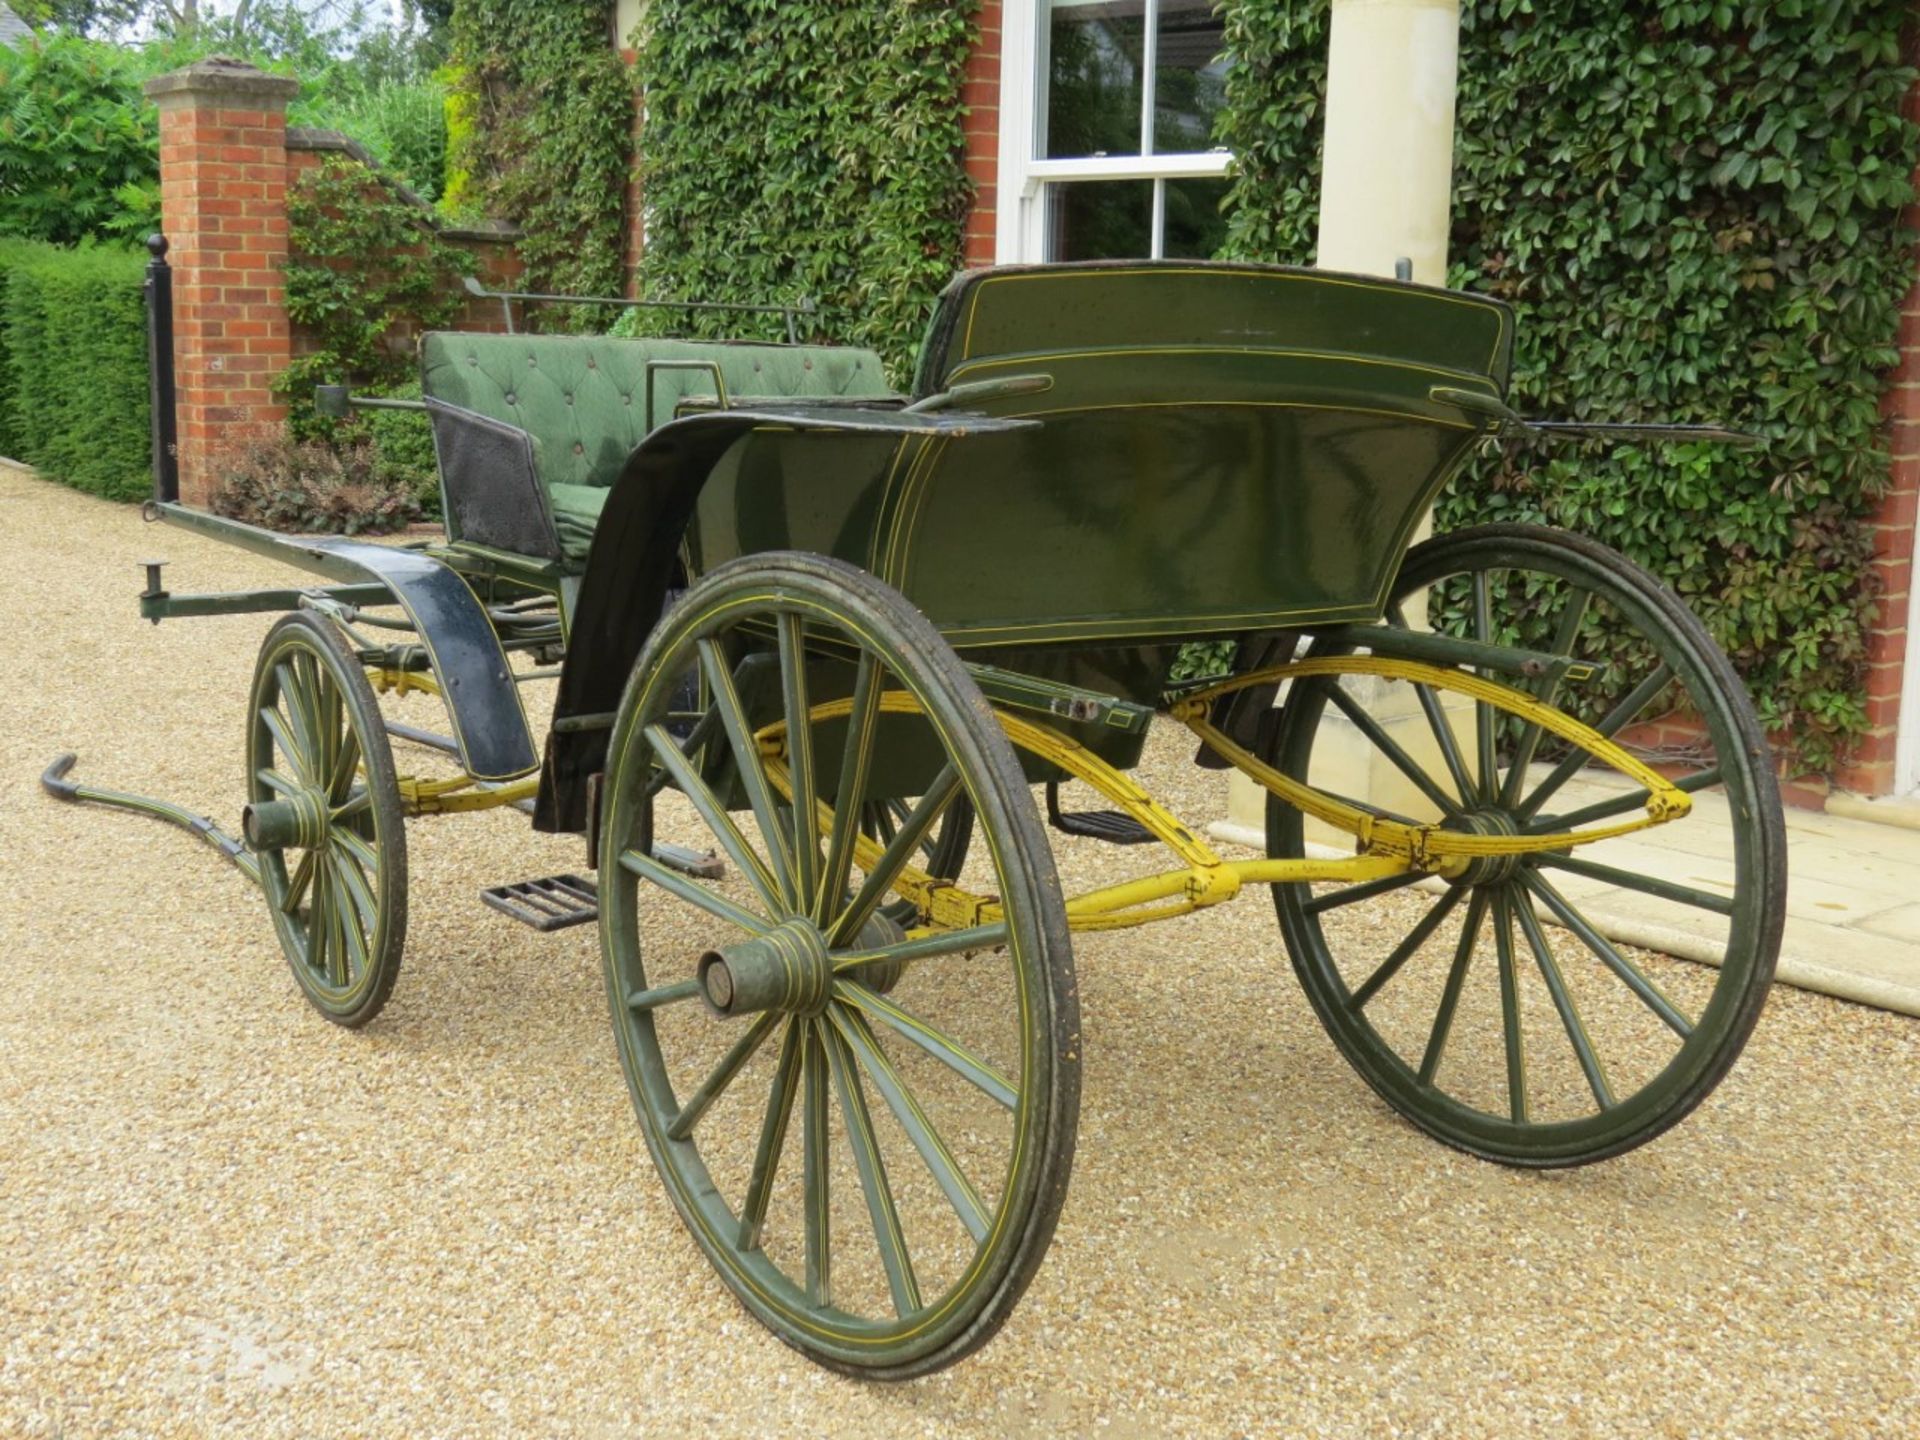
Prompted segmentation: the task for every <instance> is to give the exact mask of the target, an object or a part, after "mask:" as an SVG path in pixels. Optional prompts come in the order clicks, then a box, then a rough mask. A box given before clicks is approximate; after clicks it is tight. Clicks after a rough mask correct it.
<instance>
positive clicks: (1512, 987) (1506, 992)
mask: <svg viewBox="0 0 1920 1440" xmlns="http://www.w3.org/2000/svg"><path fill="white" fill-rule="evenodd" d="M1510 908H1511V907H1510V905H1509V903H1508V899H1507V892H1506V891H1505V890H1504V889H1501V890H1498V891H1495V892H1494V897H1493V948H1494V955H1495V956H1496V958H1497V959H1498V961H1499V965H1500V1029H1501V1033H1502V1034H1503V1035H1504V1036H1505V1037H1506V1045H1507V1113H1508V1114H1510V1115H1511V1116H1512V1117H1513V1120H1514V1122H1515V1123H1516V1124H1519V1125H1524V1124H1526V1123H1527V1044H1526V1037H1525V1035H1524V1034H1523V1032H1522V1031H1521V1029H1520V976H1519V974H1518V972H1517V971H1516V970H1515V968H1514V963H1513V916H1512V915H1511V914H1510V913H1509V910H1510Z"/></svg>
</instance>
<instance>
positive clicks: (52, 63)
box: [0, 36, 160, 245]
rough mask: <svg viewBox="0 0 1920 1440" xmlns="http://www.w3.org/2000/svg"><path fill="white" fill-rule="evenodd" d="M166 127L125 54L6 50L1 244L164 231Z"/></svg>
mask: <svg viewBox="0 0 1920 1440" xmlns="http://www.w3.org/2000/svg"><path fill="white" fill-rule="evenodd" d="M159 146H160V119H159V115H158V114H157V113H156V112H155V110H154V108H153V106H152V105H151V104H149V103H148V102H147V99H146V97H145V96H143V95H142V94H141V93H140V75H139V72H138V68H137V64H136V63H135V61H134V60H133V59H132V58H131V57H129V56H128V55H127V54H126V53H125V52H123V51H121V50H120V49H119V48H118V47H116V46H112V45H102V44H98V43H96V42H94V41H90V40H82V39H78V38H76V37H72V36H56V37H54V38H52V39H47V40H30V41H27V42H26V43H25V44H23V45H21V46H20V47H19V48H18V49H15V48H11V47H9V46H4V45H0V235H20V236H26V237H28V238H31V239H35V240H47V241H51V242H53V243H55V244H60V245H71V244H74V243H76V242H77V241H79V240H81V239H84V238H85V237H87V236H91V235H116V236H119V237H121V238H123V239H130V240H131V239H138V238H140V237H141V236H143V235H145V234H147V233H148V232H149V231H152V230H157V229H159V228H160V227H159V217H160V185H159V175H160V160H159Z"/></svg>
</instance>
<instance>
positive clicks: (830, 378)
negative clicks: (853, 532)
mask: <svg viewBox="0 0 1920 1440" xmlns="http://www.w3.org/2000/svg"><path fill="white" fill-rule="evenodd" d="M652 360H670V361H689V360H691V361H710V362H712V363H714V364H717V365H718V366H719V367H720V373H721V375H722V376H723V377H724V379H725V380H726V385H727V391H728V394H729V395H730V396H735V397H737V396H759V397H778V398H783V399H785V398H793V397H846V398H857V397H871V398H874V399H883V398H885V397H887V396H889V395H890V394H891V392H890V391H889V389H888V388H887V383H886V377H885V375H884V374H883V373H882V370H881V366H880V360H879V357H878V356H876V355H875V354H874V353H873V352H872V351H871V350H855V349H843V348H838V347H833V346H824V345H761V344H751V343H745V342H736V341H710V342H709V341H693V340H646V339H620V338H614V337H612V336H606V335H485V334H469V333H465V332H452V331H436V332H434V333H431V334H429V335H427V336H425V337H424V338H423V339H422V341H421V346H420V370H421V385H422V388H423V389H424V390H425V392H426V394H428V395H429V396H431V397H432V398H434V399H436V400H441V401H445V402H446V403H447V404H450V405H458V406H460V407H461V408H463V409H466V410H473V411H477V412H478V413H480V414H482V415H486V416H488V417H490V418H492V419H495V420H500V421H504V422H505V423H507V424H509V425H516V426H518V427H520V428H521V429H523V430H525V431H527V432H528V434H530V435H531V436H532V437H533V441H534V456H535V458H534V465H535V469H536V471H537V474H538V478H539V481H540V484H541V487H542V488H543V489H544V490H545V491H546V493H547V499H548V503H549V505H550V506H551V508H552V511H553V518H554V528H555V530H556V532H557V534H558V538H559V540H560V547H561V550H562V553H563V554H564V555H565V557H566V558H567V559H568V560H570V561H574V562H578V561H580V560H583V559H584V558H585V557H586V552H587V548H588V546H589V545H590V544H591V542H592V539H593V527H594V525H595V523H596V522H597V521H598V520H599V518H600V507H601V505H602V504H603V503H604V502H605V500H606V491H607V487H609V486H611V485H612V484H613V482H614V481H615V480H617V479H618V478H619V476H620V471H621V469H622V467H624V466H625V464H626V461H627V456H628V455H629V454H631V453H632V451H633V448H634V447H635V446H636V445H638V444H639V443H640V441H641V440H642V439H644V438H645V437H646V435H647V433H648V432H649V431H650V430H652V429H654V428H655V427H656V426H658V425H662V424H665V423H666V422H667V421H668V420H671V419H672V418H673V414H674V407H675V405H676V404H677V403H678V402H679V401H680V400H681V399H683V398H687V397H699V398H705V397H711V396H712V395H713V393H714V387H713V377H712V374H711V373H710V372H708V371H706V370H695V369H677V370H656V371H655V372H654V383H653V413H652V414H651V415H649V414H647V413H646V391H647V363H648V362H649V361H652ZM443 478H444V479H445V480H446V481H447V483H448V484H449V485H453V484H457V483H458V482H459V477H457V476H446V477H443Z"/></svg>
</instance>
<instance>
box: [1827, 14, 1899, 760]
mask: <svg viewBox="0 0 1920 1440" xmlns="http://www.w3.org/2000/svg"><path fill="white" fill-rule="evenodd" d="M1909 48H1910V50H1911V49H1912V48H1913V47H1912V46H1910V47H1909ZM1906 110H1907V116H1908V118H1909V119H1914V120H1920V85H1916V86H1915V87H1914V88H1913V89H1912V90H1910V91H1908V92H1907V104H1906ZM1914 178H1915V181H1916V183H1920V169H1916V171H1915V175H1914ZM1907 225H1908V227H1909V228H1910V229H1914V230H1916V231H1920V205H1915V206H1910V207H1909V208H1908V210H1907ZM1887 381H1888V383H1887V390H1886V394H1885V396H1884V397H1883V399H1882V402H1881V412H1882V413H1883V414H1884V415H1885V416H1886V419H1887V439H1888V443H1889V446H1890V448H1891V450H1892V453H1893V474H1892V482H1891V484H1890V485H1889V486H1888V488H1887V493H1886V496H1885V497H1884V498H1883V499H1882V500H1881V502H1880V505H1879V507H1878V509H1877V510H1876V511H1875V512H1874V517H1873V532H1874V533H1873V553H1874V560H1873V575H1874V580H1875V584H1876V588H1877V590H1878V591H1879V599H1878V603H1879V611H1880V613H1879V618H1878V619H1877V620H1876V621H1875V622H1874V625H1873V629H1872V630H1871V632H1870V633H1869V635H1868V639H1867V727H1868V728H1867V734H1866V736H1865V737H1864V738H1863V739H1862V741H1861V742H1860V744H1859V745H1858V746H1857V747H1856V748H1855V750H1854V753H1853V755H1852V758H1851V761H1850V763H1849V764H1847V765H1846V766H1844V767H1843V768H1842V769H1841V770H1840V772H1839V773H1838V774H1837V775H1836V776H1835V777H1834V783H1835V785H1837V786H1838V787H1840V788H1841V789H1844V790H1853V791H1856V792H1858V793H1860V794H1862V795H1888V794H1891V793H1892V792H1893V788H1894V746H1895V738H1896V732H1897V729H1898V726H1899V721H1900V686H1901V680H1902V676H1903V673H1904V671H1905V669H1906V662H1907V602H1908V592H1909V586H1910V585H1911V583H1912V578H1913V537H1914V525H1915V522H1916V519H1920V279H1916V281H1915V284H1914V287H1913V288H1912V289H1911V290H1909V291H1908V292H1907V297H1906V300H1905V302H1904V303H1903V304H1902V306H1901V314H1900V363H1899V365H1898V366H1897V367H1896V368H1895V369H1894V372H1893V373H1892V374H1891V375H1890V376H1888V377H1887Z"/></svg>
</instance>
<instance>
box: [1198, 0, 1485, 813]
mask: <svg viewBox="0 0 1920 1440" xmlns="http://www.w3.org/2000/svg"><path fill="white" fill-rule="evenodd" d="M1459 70H1460V5H1459V0H1333V29H1332V35H1331V39H1330V42H1329V48H1328V54H1327V113H1326V139H1325V142H1324V144H1323V147H1322V160H1323V171H1322V178H1321V191H1320V238H1319V254H1318V256H1317V258H1316V262H1315V263H1316V264H1318V265H1319V266H1320V268H1322V269H1325V270H1344V271H1348V272H1352V273H1358V274H1364V275H1389V276H1390V275H1392V274H1393V273H1394V269H1395V265H1396V263H1397V262H1398V261H1399V260H1401V259H1408V260H1411V261H1412V262H1413V278H1414V279H1415V280H1417V281H1419V282H1420V283H1422V284H1425V285H1444V284H1445V283H1446V278H1447V232H1448V229H1449V225H1450V221H1451V216H1452V206H1451V198H1452V189H1453V114H1454V96H1455V93H1456V91H1457V89H1458V82H1459ZM1427 533H1428V525H1427V523H1426V522H1424V521H1423V522H1422V524H1421V527H1420V531H1419V536H1418V537H1416V538H1424V537H1425V535H1426V534H1427ZM1408 618H1409V619H1410V620H1412V621H1413V622H1414V623H1415V624H1419V623H1420V622H1421V619H1422V618H1424V617H1418V616H1415V615H1411V614H1410V615H1409V616H1408ZM1349 683H1352V682H1349ZM1403 689H1404V687H1389V686H1386V685H1375V686H1369V687H1367V690H1368V691H1369V692H1370V693H1366V694H1363V695H1362V696H1361V698H1362V700H1363V703H1365V704H1366V705H1367V708H1368V710H1369V711H1370V712H1371V713H1372V714H1373V716H1374V718H1375V719H1376V720H1378V721H1379V722H1380V723H1381V724H1382V725H1383V726H1385V727H1386V729H1387V731H1388V733H1389V734H1392V735H1393V736H1394V737H1395V739H1397V740H1398V741H1400V743H1401V744H1402V745H1404V746H1405V747H1406V748H1407V749H1408V750H1409V751H1410V752H1411V753H1412V754H1414V755H1415V756H1416V757H1422V758H1424V757H1426V756H1428V755H1429V754H1431V755H1433V756H1434V757H1435V761H1436V764H1437V763H1438V761H1437V754H1438V747H1437V746H1436V745H1435V744H1434V742H1433V739H1432V734H1431V731H1430V730H1429V729H1428V728H1427V725H1426V720H1425V717H1424V716H1423V715H1421V714H1420V713H1419V710H1418V707H1417V705H1416V704H1415V702H1414V700H1413V698H1412V697H1411V695H1410V694H1408V695H1403V694H1401V693H1400V691H1401V690H1403ZM1452 708H1453V707H1451V706H1450V707H1449V709H1452ZM1321 723H1322V724H1323V725H1324V726H1326V727H1328V728H1329V730H1330V731H1332V732H1334V733H1330V734H1328V735H1325V736H1323V737H1322V739H1321V743H1320V744H1318V745H1316V747H1315V748H1316V751H1317V752H1318V753H1317V754H1316V757H1315V764H1314V774H1313V776H1312V777H1311V778H1312V779H1313V780H1315V781H1317V782H1321V783H1325V784H1329V785H1331V786H1332V787H1333V788H1334V789H1336V790H1339V791H1341V792H1342V793H1344V794H1348V795H1354V796H1363V797H1367V798H1371V799H1372V800H1374V802H1375V803H1377V804H1381V805H1384V806H1386V807H1387V808H1389V809H1393V810H1396V811H1399V812H1401V813H1403V814H1408V815H1413V816H1416V817H1419V818H1431V817H1430V807H1429V806H1428V805H1427V802H1426V801H1425V799H1424V798H1423V797H1422V796H1420V794H1419V793H1418V792H1417V791H1415V790H1414V789H1413V787H1412V786H1411V785H1409V784H1408V783H1407V781H1406V780H1405V778H1404V777H1403V776H1401V775H1400V773H1399V772H1398V771H1397V770H1395V769H1394V768H1393V767H1392V766H1391V765H1390V764H1388V763H1387V762H1386V761H1385V760H1384V759H1383V758H1382V757H1380V756H1379V754H1378V753H1377V752H1376V751H1375V750H1374V749H1373V747H1372V745H1371V744H1369V743H1368V741H1367V740H1366V738H1365V737H1364V736H1363V735H1361V734H1360V732H1359V731H1358V730H1355V729H1354V728H1353V726H1352V725H1351V723H1349V722H1348V721H1347V720H1346V719H1345V717H1344V716H1341V715H1340V714H1339V713H1338V712H1336V711H1334V710H1332V709H1331V707H1329V709H1328V712H1327V716H1326V718H1325V719H1324V720H1323V721H1322V722H1321ZM1458 723H1459V722H1458V721H1456V727H1457V725H1458ZM1467 723H1468V724H1469V725H1470V723H1471V722H1470V720H1469V721H1468V722H1467ZM1469 743H1470V739H1469ZM1468 753H1471V751H1470V750H1469V752H1468ZM1266 800H1267V797H1266V792H1265V791H1264V790H1262V789H1261V788H1260V787H1259V786H1257V785H1255V784H1254V783H1253V782H1252V781H1251V780H1248V779H1247V778H1246V777H1245V776H1243V775H1240V774H1238V773H1236V774H1235V775H1234V776H1233V778H1232V782H1231V785H1230V788H1229V792H1228V804H1227V819H1226V821H1225V822H1224V823H1223V824H1217V825H1215V826H1213V827H1212V829H1213V831H1214V833H1215V834H1216V835H1218V836H1219V837H1220V838H1221V839H1224V840H1236V841H1239V842H1241V843H1244V844H1253V845H1264V844H1265V843H1266ZM1318 838H1320V839H1321V840H1323V841H1325V842H1328V843H1337V844H1339V845H1340V846H1341V848H1345V849H1351V848H1352V841H1351V840H1350V839H1347V838H1346V837H1343V836H1339V835H1335V834H1332V833H1331V832H1328V833H1326V834H1324V835H1321V836H1319V837H1318Z"/></svg>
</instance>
